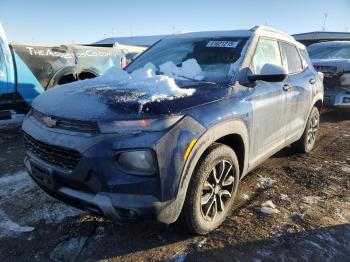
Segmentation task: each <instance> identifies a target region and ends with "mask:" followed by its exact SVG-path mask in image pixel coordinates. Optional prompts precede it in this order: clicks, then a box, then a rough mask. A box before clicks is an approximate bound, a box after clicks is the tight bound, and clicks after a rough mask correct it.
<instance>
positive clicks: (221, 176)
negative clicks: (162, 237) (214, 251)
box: [183, 144, 239, 234]
mask: <svg viewBox="0 0 350 262" xmlns="http://www.w3.org/2000/svg"><path fill="white" fill-rule="evenodd" d="M238 183H239V165H238V160H237V157H236V154H235V152H234V151H233V150H232V149H231V148H230V147H228V146H226V145H222V144H215V145H213V146H212V147H211V148H210V151H209V153H208V154H207V155H206V157H205V158H204V159H202V160H201V161H200V162H199V163H198V168H197V171H196V172H195V173H194V174H193V176H192V179H191V182H190V185H189V188H188V192H187V197H186V201H185V204H184V209H183V216H184V220H185V223H186V226H187V227H188V229H189V230H190V231H191V232H193V233H196V234H207V233H209V232H210V231H212V230H214V229H216V228H217V227H219V226H220V225H221V224H222V222H223V221H224V220H225V217H226V216H227V215H228V214H230V212H231V209H232V204H233V200H234V198H235V195H236V192H237V189H238Z"/></svg>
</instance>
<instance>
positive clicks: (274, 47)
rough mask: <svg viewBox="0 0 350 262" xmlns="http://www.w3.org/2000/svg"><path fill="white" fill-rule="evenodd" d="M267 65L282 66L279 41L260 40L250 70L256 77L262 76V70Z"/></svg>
mask: <svg viewBox="0 0 350 262" xmlns="http://www.w3.org/2000/svg"><path fill="white" fill-rule="evenodd" d="M265 64H273V65H278V66H282V60H281V53H280V48H279V45H278V42H277V40H274V39H264V38H260V39H259V42H258V45H257V47H256V49H255V53H254V57H253V60H252V63H251V67H250V69H251V70H252V72H253V73H254V74H255V75H260V74H261V69H262V68H263V66H264V65H265Z"/></svg>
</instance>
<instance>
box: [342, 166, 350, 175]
mask: <svg viewBox="0 0 350 262" xmlns="http://www.w3.org/2000/svg"><path fill="white" fill-rule="evenodd" d="M341 170H342V171H343V172H345V173H350V167H348V166H343V167H342V168H341Z"/></svg>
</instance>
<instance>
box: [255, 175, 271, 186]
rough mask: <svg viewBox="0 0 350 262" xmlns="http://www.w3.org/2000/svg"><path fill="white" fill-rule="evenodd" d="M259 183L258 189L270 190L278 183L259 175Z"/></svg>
mask: <svg viewBox="0 0 350 262" xmlns="http://www.w3.org/2000/svg"><path fill="white" fill-rule="evenodd" d="M258 177H259V182H258V184H257V187H258V188H269V187H272V185H273V184H274V183H275V182H276V180H274V179H272V178H270V177H264V176H261V175H259V176H258Z"/></svg>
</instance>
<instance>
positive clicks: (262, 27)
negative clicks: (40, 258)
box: [250, 25, 295, 40]
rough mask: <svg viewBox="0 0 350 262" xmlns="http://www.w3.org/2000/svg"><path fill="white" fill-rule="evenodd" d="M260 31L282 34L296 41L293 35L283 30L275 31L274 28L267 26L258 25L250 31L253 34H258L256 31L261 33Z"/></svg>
mask: <svg viewBox="0 0 350 262" xmlns="http://www.w3.org/2000/svg"><path fill="white" fill-rule="evenodd" d="M260 30H262V31H269V32H273V33H278V34H282V35H284V36H285V37H288V38H290V39H291V40H295V39H294V38H293V37H292V36H291V35H289V34H287V33H286V32H283V31H281V30H278V29H275V28H273V27H269V26H265V25H257V26H254V27H252V28H251V29H250V31H252V32H256V31H260Z"/></svg>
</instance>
